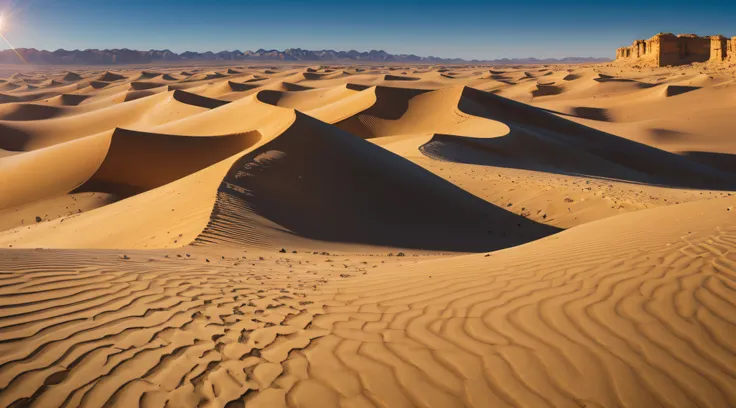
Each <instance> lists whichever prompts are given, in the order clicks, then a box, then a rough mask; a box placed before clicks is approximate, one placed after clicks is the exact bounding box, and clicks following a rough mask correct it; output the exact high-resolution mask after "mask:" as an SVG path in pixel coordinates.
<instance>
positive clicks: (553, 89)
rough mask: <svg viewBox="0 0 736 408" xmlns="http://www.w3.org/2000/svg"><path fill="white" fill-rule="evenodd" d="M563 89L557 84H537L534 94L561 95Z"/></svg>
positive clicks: (537, 95)
mask: <svg viewBox="0 0 736 408" xmlns="http://www.w3.org/2000/svg"><path fill="white" fill-rule="evenodd" d="M563 91H564V89H563V88H562V87H560V86H557V85H550V84H537V89H535V90H533V91H532V96H533V97H535V98H536V97H540V96H550V95H559V94H561V93H562V92H563Z"/></svg>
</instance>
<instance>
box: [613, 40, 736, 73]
mask: <svg viewBox="0 0 736 408" xmlns="http://www.w3.org/2000/svg"><path fill="white" fill-rule="evenodd" d="M616 60H617V61H627V62H628V61H630V62H636V63H640V64H642V65H650V66H656V67H664V66H668V65H684V64H691V63H693V62H707V61H713V62H724V61H725V62H728V63H731V62H733V63H736V37H733V38H730V39H729V38H727V37H724V36H722V35H714V36H706V37H701V36H697V35H695V34H678V35H674V34H671V33H659V34H657V35H655V36H654V37H652V38H650V39H648V40H636V41H634V43H633V44H632V45H631V46H629V47H621V48H619V49H617V50H616Z"/></svg>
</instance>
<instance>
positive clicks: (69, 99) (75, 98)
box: [59, 94, 91, 106]
mask: <svg viewBox="0 0 736 408" xmlns="http://www.w3.org/2000/svg"><path fill="white" fill-rule="evenodd" d="M90 97H91V96H90V95H76V94H61V95H59V98H60V99H61V104H62V105H64V106H78V105H79V104H80V103H82V102H84V101H85V100H87V99H89V98H90Z"/></svg>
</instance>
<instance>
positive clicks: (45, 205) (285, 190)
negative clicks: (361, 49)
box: [0, 64, 736, 408]
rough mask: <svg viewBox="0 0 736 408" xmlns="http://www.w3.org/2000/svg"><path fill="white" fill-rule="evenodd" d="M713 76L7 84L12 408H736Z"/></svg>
mask: <svg viewBox="0 0 736 408" xmlns="http://www.w3.org/2000/svg"><path fill="white" fill-rule="evenodd" d="M735 87H736V82H734V80H733V76H732V73H731V72H729V71H724V70H720V71H710V70H709V68H708V67H706V66H695V67H680V68H676V69H656V70H647V71H634V70H631V69H629V70H627V69H625V68H624V67H622V66H618V65H611V66H602V65H601V66H519V67H513V66H504V67H488V66H485V67H484V66H447V67H433V66H378V65H372V66H338V65H335V66H330V67H325V66H320V67H316V66H315V67H304V66H288V65H284V64H280V65H278V66H268V67H267V66H260V65H256V66H248V67H245V66H239V67H224V68H217V67H216V68H215V69H214V70H213V69H212V68H211V67H210V68H208V69H202V68H198V67H177V68H171V67H151V68H150V69H146V70H142V71H141V70H120V71H95V70H91V69H89V70H87V69H80V70H78V71H75V72H68V71H45V72H31V73H25V74H23V75H14V76H12V77H10V78H8V79H7V80H5V81H4V82H2V84H1V85H0V406H2V407H5V406H7V407H26V406H28V407H56V406H60V407H61V406H63V407H74V406H82V407H113V406H114V407H130V406H144V407H169V408H173V407H228V408H232V407H238V406H245V405H247V406H255V407H258V406H264V407H331V406H335V407H369V406H385V407H404V406H406V407H410V406H423V407H449V406H473V407H493V406H499V407H506V406H520V407H521V406H523V407H543V406H586V407H618V406H631V407H654V406H668V407H695V406H698V407H706V406H707V407H729V406H736V371H735V370H734V368H733V367H736V342H734V339H736V318H735V317H734V316H736V284H735V283H734V282H736V280H735V279H736V258H734V255H733V254H734V252H735V251H736V218H734V217H736V196H734V195H733V194H736V193H734V191H736V165H734V162H736V160H734V159H733V157H734V155H736V143H735V142H734V140H733V137H732V135H731V134H730V133H729V132H730V131H731V129H732V128H733V125H734V124H736V122H734V119H733V108H736V105H735V104H736V98H733V94H734V89H736V88H735Z"/></svg>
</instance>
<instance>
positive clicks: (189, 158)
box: [74, 128, 261, 197]
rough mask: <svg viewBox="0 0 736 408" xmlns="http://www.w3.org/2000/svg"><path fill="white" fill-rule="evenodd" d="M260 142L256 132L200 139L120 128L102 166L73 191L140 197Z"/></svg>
mask: <svg viewBox="0 0 736 408" xmlns="http://www.w3.org/2000/svg"><path fill="white" fill-rule="evenodd" d="M260 139H261V134H260V133H258V132H257V131H252V132H246V133H241V134H233V135H225V136H202V137H199V136H176V135H166V134H159V133H146V132H137V131H133V130H127V129H120V128H118V129H115V131H114V133H113V135H112V140H111V142H110V147H109V149H108V152H107V155H106V156H105V159H104V161H103V162H102V165H101V166H100V167H99V169H97V171H96V172H95V173H94V175H93V176H92V177H91V178H90V179H89V180H88V181H87V182H85V183H84V184H82V185H81V186H79V187H78V188H77V189H76V190H75V191H74V192H103V193H110V194H115V195H117V196H119V197H129V196H132V195H135V194H140V193H142V192H144V191H148V190H151V189H154V188H156V187H160V186H162V185H164V184H167V183H170V182H172V181H174V180H177V179H180V178H182V177H185V176H188V175H190V174H192V173H195V172H197V171H199V170H202V169H204V168H205V167H208V166H211V165H213V164H215V163H217V162H219V161H222V160H224V159H226V158H228V157H230V156H233V155H235V154H237V153H238V152H242V151H244V150H246V149H248V148H249V147H251V146H253V145H254V144H255V143H257V142H258V141H259V140H260Z"/></svg>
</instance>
